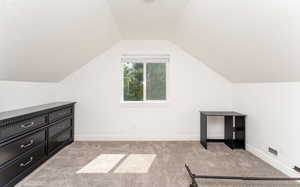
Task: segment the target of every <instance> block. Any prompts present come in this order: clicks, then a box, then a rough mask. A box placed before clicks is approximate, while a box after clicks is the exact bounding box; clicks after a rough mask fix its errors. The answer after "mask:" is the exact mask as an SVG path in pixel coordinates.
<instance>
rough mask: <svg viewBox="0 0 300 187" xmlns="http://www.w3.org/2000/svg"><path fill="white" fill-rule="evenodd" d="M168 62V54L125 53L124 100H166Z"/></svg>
mask: <svg viewBox="0 0 300 187" xmlns="http://www.w3.org/2000/svg"><path fill="white" fill-rule="evenodd" d="M168 62H169V56H168V55H160V56H133V55H130V56H128V55H124V56H123V58H122V73H123V74H122V78H123V93H122V100H123V101H124V102H145V101H146V102H151V101H166V100H167V65H168Z"/></svg>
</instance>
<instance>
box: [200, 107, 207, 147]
mask: <svg viewBox="0 0 300 187" xmlns="http://www.w3.org/2000/svg"><path fill="white" fill-rule="evenodd" d="M200 143H201V145H202V146H203V147H204V148H205V149H207V116H206V115H204V114H202V113H201V115H200Z"/></svg>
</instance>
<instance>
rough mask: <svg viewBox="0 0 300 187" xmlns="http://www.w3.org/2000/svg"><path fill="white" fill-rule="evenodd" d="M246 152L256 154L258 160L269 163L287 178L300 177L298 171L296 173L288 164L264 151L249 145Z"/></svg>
mask: <svg viewBox="0 0 300 187" xmlns="http://www.w3.org/2000/svg"><path fill="white" fill-rule="evenodd" d="M246 150H247V151H249V152H250V153H252V154H254V155H255V156H257V157H258V158H260V159H262V160H263V161H265V162H267V163H268V164H270V165H271V166H273V167H274V168H276V169H278V170H280V171H281V172H283V173H284V174H286V175H287V176H289V177H300V175H299V174H298V173H297V172H296V171H294V170H293V169H292V168H290V167H288V166H287V164H285V163H283V162H282V161H280V160H279V159H276V158H274V157H272V156H270V155H268V154H267V153H265V152H264V151H262V150H260V149H258V148H256V147H254V146H252V145H249V144H247V145H246Z"/></svg>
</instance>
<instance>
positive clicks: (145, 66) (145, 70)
mask: <svg viewBox="0 0 300 187" xmlns="http://www.w3.org/2000/svg"><path fill="white" fill-rule="evenodd" d="M146 92H147V63H144V101H146V99H147V96H146V94H147V93H146Z"/></svg>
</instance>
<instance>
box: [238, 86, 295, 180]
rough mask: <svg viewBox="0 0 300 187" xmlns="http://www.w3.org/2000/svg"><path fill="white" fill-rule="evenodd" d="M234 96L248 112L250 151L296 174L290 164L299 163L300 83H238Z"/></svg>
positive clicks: (241, 107) (242, 109) (287, 171)
mask: <svg viewBox="0 0 300 187" xmlns="http://www.w3.org/2000/svg"><path fill="white" fill-rule="evenodd" d="M233 96H234V99H233V100H234V101H233V102H234V106H235V109H236V110H237V111H240V112H243V113H245V114H247V115H248V116H247V133H246V134H247V149H248V151H250V152H253V153H254V154H256V155H257V156H258V157H260V158H262V159H264V160H266V161H267V162H269V163H270V164H272V165H273V166H275V167H277V168H278V169H281V170H282V171H284V172H285V173H286V174H290V175H291V176H292V175H294V174H295V173H294V172H293V170H292V169H291V168H293V167H294V166H295V165H298V166H299V165H300V156H299V155H300V149H299V142H300V136H299V133H300V118H299V117H300V83H261V84H258V83H257V84H235V85H234V94H233ZM269 146H271V147H273V148H275V149H277V150H278V151H279V155H278V157H275V156H273V155H271V154H270V153H268V147H269Z"/></svg>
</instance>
